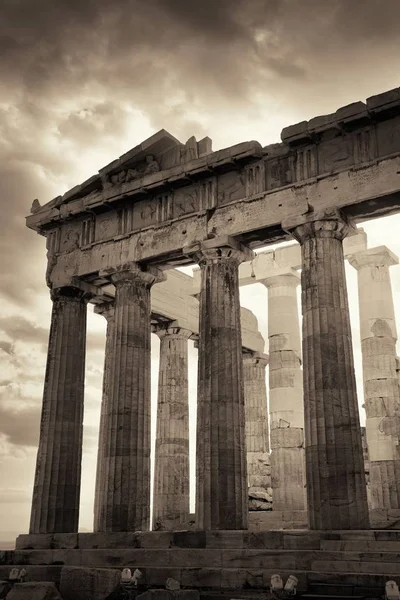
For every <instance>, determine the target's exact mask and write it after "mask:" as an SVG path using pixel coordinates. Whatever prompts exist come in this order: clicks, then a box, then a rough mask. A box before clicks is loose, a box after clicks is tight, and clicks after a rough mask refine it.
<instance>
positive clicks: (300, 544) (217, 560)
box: [0, 530, 400, 600]
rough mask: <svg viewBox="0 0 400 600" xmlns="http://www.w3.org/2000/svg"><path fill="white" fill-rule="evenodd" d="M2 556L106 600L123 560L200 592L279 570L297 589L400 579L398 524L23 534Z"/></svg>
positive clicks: (245, 584)
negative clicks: (334, 528)
mask: <svg viewBox="0 0 400 600" xmlns="http://www.w3.org/2000/svg"><path fill="white" fill-rule="evenodd" d="M1 562H2V564H1V565H0V579H2V578H5V577H7V575H8V573H9V571H10V569H11V568H12V566H21V568H22V567H25V569H26V570H27V571H28V578H29V579H31V580H37V581H39V580H40V581H54V582H55V583H56V584H57V585H59V586H60V591H61V593H62V595H63V598H64V600H69V599H71V600H72V598H74V600H89V599H90V600H97V599H98V600H103V599H104V597H105V596H106V595H107V593H110V591H111V590H112V589H114V588H113V586H114V587H115V582H116V581H117V580H118V577H119V571H120V570H121V569H122V568H124V567H129V568H131V569H135V568H139V569H140V570H141V571H142V572H143V582H142V583H143V585H144V586H146V587H162V586H163V585H164V584H165V581H166V579H167V578H168V577H173V578H175V579H177V580H178V581H179V582H180V584H181V586H182V587H183V588H188V589H199V590H201V591H202V593H204V591H209V592H214V593H216V592H217V591H218V592H221V591H223V590H225V591H227V592H228V591H229V590H232V591H233V590H235V595H234V596H231V597H235V598H236V597H239V596H238V593H239V590H242V591H243V592H245V590H254V591H255V592H256V591H260V592H261V591H262V590H264V591H265V590H267V589H268V588H269V583H270V578H271V575H273V574H276V573H278V574H280V575H281V577H282V579H283V580H284V581H285V580H286V579H287V578H288V577H289V575H296V577H298V579H299V585H298V593H299V594H301V593H304V592H306V591H310V589H311V590H312V589H313V587H315V586H326V585H327V584H329V585H331V586H335V585H336V586H337V585H346V586H347V587H352V588H356V589H357V591H359V590H364V592H365V595H367V592H366V590H368V595H369V596H370V597H374V595H373V594H374V593H375V594H376V595H375V597H380V596H381V595H382V593H383V590H384V585H385V582H386V581H387V580H389V579H393V580H394V581H396V583H398V584H399V585H400V531H396V530H368V531H335V532H320V531H307V530H303V531H299V530H293V531H282V530H280V531H264V532H249V531H207V532H204V531H176V532H164V531H162V532H135V533H129V532H126V533H125V532H121V533H106V534H104V533H80V534H46V535H21V536H19V537H18V538H17V543H16V550H14V551H8V552H4V553H2V554H1ZM88 582H89V583H88ZM107 585H108V588H107ZM107 589H109V591H108V592H107ZM364 592H363V593H364Z"/></svg>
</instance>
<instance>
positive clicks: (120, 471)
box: [99, 263, 161, 531]
mask: <svg viewBox="0 0 400 600" xmlns="http://www.w3.org/2000/svg"><path fill="white" fill-rule="evenodd" d="M107 274H108V275H109V276H110V278H111V280H112V282H113V283H114V285H115V316H114V335H113V342H112V353H111V359H110V385H109V393H108V400H107V411H106V421H107V424H106V425H105V426H104V440H105V442H104V472H105V475H104V493H103V494H102V496H101V501H102V504H101V505H99V512H100V519H99V521H100V522H99V529H100V531H140V530H141V531H145V530H148V529H149V526H150V334H151V329H150V327H151V322H150V288H151V286H152V285H153V283H155V282H156V277H157V276H158V272H157V271H156V270H153V271H151V272H150V271H143V270H142V269H141V268H140V267H139V265H137V264H136V263H129V264H127V265H123V266H122V267H121V268H119V269H118V270H117V269H116V270H115V271H114V272H111V273H107ZM160 280H161V278H160Z"/></svg>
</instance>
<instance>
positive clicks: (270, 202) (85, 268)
mask: <svg viewBox="0 0 400 600" xmlns="http://www.w3.org/2000/svg"><path fill="white" fill-rule="evenodd" d="M399 173H400V156H396V157H393V158H391V159H387V160H383V161H381V162H378V163H376V164H373V165H370V166H368V167H365V168H363V169H357V170H350V171H348V170H345V171H343V172H341V173H339V174H336V175H330V176H327V177H324V178H321V179H319V180H317V181H313V182H310V183H306V184H304V185H299V186H291V187H286V188H284V189H279V190H276V191H272V192H269V193H266V194H261V195H258V196H257V197H253V198H243V199H242V200H240V201H237V202H235V203H232V204H228V205H224V206H217V207H216V208H215V210H214V212H213V213H212V214H211V215H208V214H207V213H206V212H204V211H203V212H200V213H195V214H190V215H185V216H183V217H179V218H178V219H176V220H172V221H169V222H168V223H166V224H161V225H158V226H154V227H148V228H146V229H141V230H140V231H136V232H133V233H131V234H129V235H126V236H123V237H121V236H118V238H113V239H110V240H109V241H103V242H98V243H94V244H92V245H90V246H89V247H87V248H84V249H81V248H79V247H78V246H77V247H76V248H74V249H73V250H71V251H69V252H65V253H61V254H59V256H58V258H57V261H56V263H55V266H54V267H53V269H52V272H51V281H52V282H53V283H55V284H56V285H60V284H61V285H64V283H63V282H64V281H70V279H71V277H72V276H79V277H85V276H86V275H88V274H90V273H93V272H96V271H101V270H102V269H107V268H110V267H116V266H118V265H120V264H124V263H125V262H127V261H136V262H144V263H150V264H151V263H154V264H158V265H162V264H164V265H166V266H168V263H169V262H170V261H171V260H173V261H174V263H175V265H176V264H188V257H187V256H186V255H185V254H184V252H183V248H185V247H187V246H190V245H191V244H195V243H196V242H201V241H203V240H204V239H207V238H208V237H210V236H222V235H231V236H233V237H237V236H241V241H242V242H243V243H244V244H246V243H251V244H252V245H253V246H254V247H255V246H261V245H266V244H267V243H268V241H269V242H276V241H279V240H287V239H288V234H287V233H285V232H284V231H283V230H282V229H281V227H280V223H281V221H282V219H283V218H287V217H289V216H295V215H301V214H305V213H307V212H309V210H310V207H313V208H314V209H315V210H318V211H319V210H323V209H324V208H344V209H346V207H347V209H348V211H347V212H350V213H351V215H352V216H353V217H354V218H355V220H356V221H360V220H363V219H364V218H370V217H372V216H382V215H384V214H388V212H397V211H400V175H399Z"/></svg>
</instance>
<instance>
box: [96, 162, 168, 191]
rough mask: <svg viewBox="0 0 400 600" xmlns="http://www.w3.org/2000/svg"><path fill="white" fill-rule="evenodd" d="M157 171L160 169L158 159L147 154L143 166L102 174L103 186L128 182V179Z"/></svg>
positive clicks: (132, 179)
mask: <svg viewBox="0 0 400 600" xmlns="http://www.w3.org/2000/svg"><path fill="white" fill-rule="evenodd" d="M158 171H160V165H159V163H158V161H157V160H156V159H155V158H154V156H153V155H152V154H148V155H147V156H146V163H145V165H144V166H140V167H138V168H134V169H126V170H125V169H123V170H122V171H119V172H118V173H114V174H112V175H108V174H105V175H103V177H102V181H103V187H104V188H107V187H110V186H112V185H119V184H121V183H128V182H129V181H134V180H135V179H140V178H141V177H144V176H145V175H151V174H152V173H157V172H158Z"/></svg>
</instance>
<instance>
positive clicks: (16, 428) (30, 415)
mask: <svg viewBox="0 0 400 600" xmlns="http://www.w3.org/2000/svg"><path fill="white" fill-rule="evenodd" d="M6 395H7V392H6V391H5V392H3V393H1V392H0V434H3V435H4V436H5V437H6V440H7V441H8V442H9V443H10V444H13V445H15V446H34V447H37V445H38V442H39V424H40V412H41V409H40V406H28V407H27V406H24V407H20V408H10V406H9V405H6V406H4V405H3V404H2V402H1V399H2V397H5V396H6Z"/></svg>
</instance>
